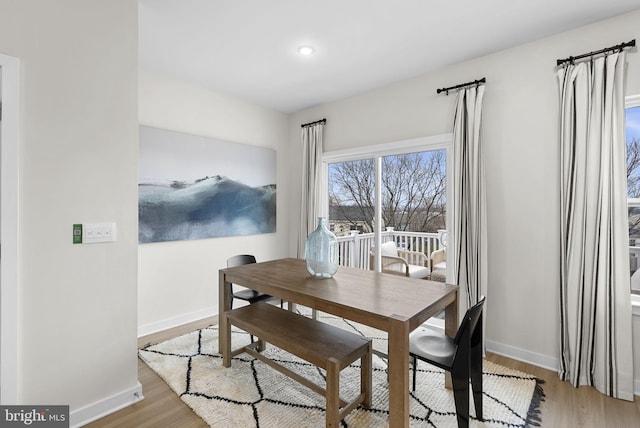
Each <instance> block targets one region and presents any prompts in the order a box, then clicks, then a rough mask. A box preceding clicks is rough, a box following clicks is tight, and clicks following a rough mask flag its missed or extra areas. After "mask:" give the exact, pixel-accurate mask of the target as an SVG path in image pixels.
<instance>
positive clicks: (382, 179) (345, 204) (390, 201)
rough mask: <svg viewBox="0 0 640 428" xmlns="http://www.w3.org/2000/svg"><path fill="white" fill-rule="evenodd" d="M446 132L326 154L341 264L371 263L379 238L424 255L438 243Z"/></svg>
mask: <svg viewBox="0 0 640 428" xmlns="http://www.w3.org/2000/svg"><path fill="white" fill-rule="evenodd" d="M448 137H449V136H448V135H447V136H441V137H436V138H435V139H433V138H431V139H421V140H411V141H410V142H404V143H403V142H400V143H394V144H393V145H382V146H373V147H369V148H368V149H367V150H359V151H353V152H334V153H328V154H326V155H325V159H324V160H325V163H326V173H327V188H328V194H327V200H328V204H327V206H328V207H329V213H328V217H329V226H330V228H331V230H332V231H333V232H334V233H335V234H336V236H338V239H339V241H340V257H341V260H340V263H341V264H342V265H347V266H353V267H358V268H362V269H370V268H373V266H374V265H372V263H373V260H374V258H373V257H371V256H372V254H375V248H379V245H378V242H377V241H378V240H380V241H381V242H389V241H393V242H395V243H396V246H397V248H399V249H404V250H412V251H420V252H422V253H424V254H425V256H426V259H427V260H428V259H429V257H430V255H431V252H432V251H434V250H436V249H438V248H440V247H441V245H442V244H441V242H440V240H439V239H438V236H439V232H440V233H441V232H442V231H443V230H445V229H446V225H447V187H448V186H447V152H448V148H449V145H450V138H448ZM434 140H435V141H434ZM427 267H428V266H427Z"/></svg>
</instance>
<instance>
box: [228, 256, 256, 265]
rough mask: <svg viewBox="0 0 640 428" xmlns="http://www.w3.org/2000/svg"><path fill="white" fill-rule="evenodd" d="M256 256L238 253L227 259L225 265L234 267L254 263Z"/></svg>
mask: <svg viewBox="0 0 640 428" xmlns="http://www.w3.org/2000/svg"><path fill="white" fill-rule="evenodd" d="M255 262H256V258H255V256H252V255H250V254H240V255H237V256H233V257H229V258H228V259H227V267H236V266H242V265H248V264H250V263H255Z"/></svg>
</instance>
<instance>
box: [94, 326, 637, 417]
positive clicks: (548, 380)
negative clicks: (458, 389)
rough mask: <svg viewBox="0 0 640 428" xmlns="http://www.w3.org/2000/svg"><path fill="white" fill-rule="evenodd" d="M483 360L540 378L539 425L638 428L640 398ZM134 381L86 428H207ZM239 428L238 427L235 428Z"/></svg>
mask: <svg viewBox="0 0 640 428" xmlns="http://www.w3.org/2000/svg"><path fill="white" fill-rule="evenodd" d="M215 323H217V319H216V317H213V318H208V319H204V320H201V321H198V322H195V323H191V324H187V325H184V326H181V327H177V328H174V329H171V330H168V331H165V332H161V333H156V334H153V335H149V336H145V337H143V338H140V339H139V341H138V346H139V347H141V348H142V347H144V346H146V345H147V344H149V343H157V342H161V341H163V340H167V339H170V338H172V337H177V336H180V335H181V334H184V333H188V332H190V331H193V330H195V329H197V328H202V327H206V326H208V325H211V324H215ZM487 359H488V360H490V361H493V362H495V363H498V364H501V365H503V366H506V367H511V368H513V369H516V370H520V371H523V372H526V373H529V374H532V375H533V376H536V377H538V378H540V379H544V381H545V383H544V384H543V385H542V387H543V389H544V394H545V401H544V402H543V403H542V405H541V406H540V408H541V410H542V427H551V428H556V427H557V428H574V427H584V428H608V427H611V428H633V427H640V397H636V399H635V402H633V403H632V402H628V401H623V400H616V399H613V398H609V397H605V396H604V395H602V394H600V393H599V392H598V391H596V390H595V389H593V388H589V387H580V388H574V387H573V386H571V385H570V384H569V383H568V382H561V381H559V380H558V375H557V373H556V372H554V371H550V370H546V369H542V368H540V367H536V366H533V365H530V364H527V363H522V362H519V361H516V360H512V359H510V358H507V357H503V356H500V355H496V354H492V353H489V354H487ZM138 378H139V380H140V382H141V383H142V392H143V395H144V400H142V401H141V402H139V403H136V404H134V405H132V406H129V407H127V408H125V409H123V410H120V411H119V412H116V413H113V414H111V415H109V416H106V417H104V418H102V419H99V420H97V421H95V422H93V423H91V424H88V425H85V426H86V427H89V428H115V427H117V428H129V427H131V428H134V427H135V428H138V427H141V428H142V427H161V428H173V427H175V428H200V427H207V424H205V423H204V422H203V421H202V419H200V418H199V417H198V416H196V414H195V413H193V411H192V410H191V409H190V408H189V407H188V406H187V405H186V404H184V403H183V402H182V400H180V398H178V396H177V395H176V394H175V393H174V392H173V391H172V390H171V389H170V388H169V386H167V384H166V383H164V381H163V380H162V379H160V377H158V375H156V374H155V373H154V372H153V371H152V370H151V369H149V367H147V365H146V364H145V363H143V362H142V361H141V360H139V359H138ZM237 428H242V427H237Z"/></svg>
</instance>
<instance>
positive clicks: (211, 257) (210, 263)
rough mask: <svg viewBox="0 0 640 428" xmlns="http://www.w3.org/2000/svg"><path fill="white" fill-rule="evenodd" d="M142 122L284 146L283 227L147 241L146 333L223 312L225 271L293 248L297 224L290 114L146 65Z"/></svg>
mask: <svg viewBox="0 0 640 428" xmlns="http://www.w3.org/2000/svg"><path fill="white" fill-rule="evenodd" d="M140 124H142V125H148V126H154V127H157V128H163V129H170V130H173V131H180V132H185V133H189V134H195V135H202V136H206V137H212V138H217V139H220V140H224V141H230V142H237V143H243V144H250V145H254V146H260V147H268V148H271V149H274V150H276V151H277V208H276V209H277V231H276V233H270V234H262V235H253V236H241V237H228V238H215V239H201V240H191V241H174V242H162V243H150V244H142V245H140V246H139V250H138V263H139V275H138V301H139V305H138V310H139V313H138V325H139V331H138V332H139V334H140V335H142V334H147V333H150V332H152V331H157V330H160V329H163V328H167V327H169V326H173V325H177V324H180V323H183V322H187V321H192V320H194V319H198V318H202V317H204V316H207V315H212V314H217V313H218V270H219V269H220V268H223V267H226V260H227V258H228V257H230V256H232V255H234V254H241V253H242V254H244V253H250V254H254V255H255V256H256V258H257V259H258V260H259V261H260V260H269V259H274V258H279V257H284V256H286V255H287V239H288V236H289V232H288V230H289V228H290V221H291V219H290V215H289V211H290V210H289V207H288V206H287V204H286V201H287V197H286V196H287V194H288V193H290V187H291V185H290V183H289V182H288V180H287V178H288V168H289V167H290V164H289V157H288V153H287V152H288V149H289V147H288V144H287V142H288V137H287V125H288V121H287V116H286V115H285V114H283V113H279V112H276V111H273V110H269V109H266V108H262V107H259V106H257V105H254V104H250V103H246V102H244V101H240V100H238V99H236V98H232V97H228V96H224V95H221V94H218V93H215V92H212V91H209V90H206V89H204V88H202V87H199V86H196V85H192V84H188V83H185V82H181V81H177V80H173V79H171V78H169V77H166V76H162V75H159V74H157V73H154V72H152V71H149V70H141V71H140Z"/></svg>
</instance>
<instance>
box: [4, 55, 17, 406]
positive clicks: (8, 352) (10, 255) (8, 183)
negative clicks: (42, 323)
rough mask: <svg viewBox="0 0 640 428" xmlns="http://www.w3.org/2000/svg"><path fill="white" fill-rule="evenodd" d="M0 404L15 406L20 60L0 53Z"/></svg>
mask: <svg viewBox="0 0 640 428" xmlns="http://www.w3.org/2000/svg"><path fill="white" fill-rule="evenodd" d="M0 72H1V73H2V79H1V80H2V82H1V84H2V90H1V91H0V93H1V94H2V125H1V127H0V133H1V139H2V143H1V144H0V145H1V147H0V151H1V153H0V159H1V162H2V165H1V166H0V170H1V171H0V174H2V176H1V178H0V181H1V186H2V187H1V189H0V198H1V201H0V206H1V208H0V210H1V211H0V218H1V219H2V221H0V237H2V263H1V265H0V363H1V364H0V379H1V381H0V403H2V404H4V405H10V404H18V372H19V370H18V361H19V359H18V354H19V351H18V349H19V348H18V303H19V299H18V163H19V157H18V147H19V132H18V130H19V123H20V120H19V111H20V110H19V100H20V92H19V86H20V61H19V60H18V58H14V57H11V56H7V55H3V54H0Z"/></svg>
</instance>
